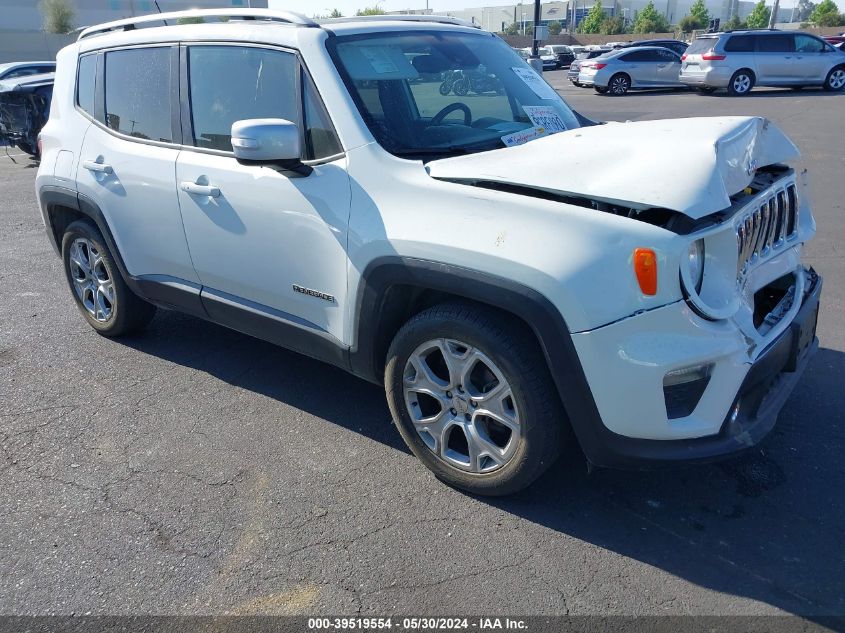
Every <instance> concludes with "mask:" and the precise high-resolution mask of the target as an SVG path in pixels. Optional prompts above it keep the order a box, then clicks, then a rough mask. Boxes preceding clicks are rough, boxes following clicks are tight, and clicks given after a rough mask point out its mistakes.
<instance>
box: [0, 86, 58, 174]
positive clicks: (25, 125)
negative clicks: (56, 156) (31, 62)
mask: <svg viewBox="0 0 845 633" xmlns="http://www.w3.org/2000/svg"><path fill="white" fill-rule="evenodd" d="M24 79H25V81H24V80H21V81H18V82H14V83H10V82H4V83H0V140H3V141H5V142H6V143H8V144H9V145H12V146H17V147H18V148H20V149H21V150H22V151H24V152H26V153H27V154H30V155H31V156H34V157H36V158H37V157H38V134H39V132H40V131H41V128H42V127H44V124H45V123H47V119H48V118H49V116H50V102H51V99H52V96H53V75H52V74H49V75H33V76H29V77H26V78H24Z"/></svg>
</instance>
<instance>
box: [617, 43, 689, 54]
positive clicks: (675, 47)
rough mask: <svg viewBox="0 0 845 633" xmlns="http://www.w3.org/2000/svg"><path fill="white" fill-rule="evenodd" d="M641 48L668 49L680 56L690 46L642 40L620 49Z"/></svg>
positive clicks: (624, 45) (627, 44)
mask: <svg viewBox="0 0 845 633" xmlns="http://www.w3.org/2000/svg"><path fill="white" fill-rule="evenodd" d="M640 46H660V47H662V48H668V49H669V50H670V51H675V52H676V53H677V54H678V55H683V54H684V53H685V52H686V50H687V48H688V47H689V44H687V43H686V42H682V41H680V40H640V41H638V42H627V43H625V44H623V45H622V46H621V47H620V48H634V47H640Z"/></svg>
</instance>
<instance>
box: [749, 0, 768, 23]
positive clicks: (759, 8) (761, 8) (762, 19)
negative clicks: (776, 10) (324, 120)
mask: <svg viewBox="0 0 845 633" xmlns="http://www.w3.org/2000/svg"><path fill="white" fill-rule="evenodd" d="M770 17H772V10H771V9H770V8H769V7H767V6H766V0H760V2H758V3H757V4H756V5H754V10H753V11H752V12H751V15H749V16H748V18H746V20H745V23H746V24H747V25H748V28H749V29H765V28H766V27H768V26H769V18H770Z"/></svg>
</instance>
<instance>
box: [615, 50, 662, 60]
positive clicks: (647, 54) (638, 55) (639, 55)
mask: <svg viewBox="0 0 845 633" xmlns="http://www.w3.org/2000/svg"><path fill="white" fill-rule="evenodd" d="M622 61H626V62H657V61H661V59H660V57H659V56H658V54H657V51H632V52H630V53H628V54H627V55H625V56H624V59H623V60H622Z"/></svg>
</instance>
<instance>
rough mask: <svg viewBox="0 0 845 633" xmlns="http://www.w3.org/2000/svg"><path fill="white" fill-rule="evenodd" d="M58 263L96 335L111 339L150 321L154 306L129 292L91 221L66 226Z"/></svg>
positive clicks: (138, 328)
mask: <svg viewBox="0 0 845 633" xmlns="http://www.w3.org/2000/svg"><path fill="white" fill-rule="evenodd" d="M62 263H63V264H64V268H65V277H66V279H67V282H68V286H69V287H70V291H71V294H72V296H73V298H74V301H75V302H76V306H77V308H79V311H80V313H81V314H82V316H83V317H84V318H85V320H86V321H87V322H88V325H90V326H91V327H92V328H94V329H95V330H96V331H97V332H98V333H99V334H102V335H103V336H108V337H114V336H123V335H125V334H130V333H132V332H137V331H138V330H141V329H143V328H144V327H146V325H147V324H148V323H149V322H150V320H151V319H152V318H153V315H154V314H155V311H156V309H155V306H153V305H151V304H149V303H147V302H146V301H144V300H143V299H141V298H140V297H139V296H138V295H136V294H135V293H133V292H132V291H131V290H130V289H129V286H127V285H126V282H125V281H124V280H123V277H122V276H121V274H120V271H119V270H118V268H117V264H116V263H115V260H114V257H113V256H112V254H111V252H109V249H108V247H107V246H106V241H105V240H104V239H103V236H102V234H101V233H100V231H99V229H97V227H96V226H95V225H94V224H93V223H92V222H91V221H89V220H77V221H76V222H73V223H71V224H70V226H68V227H67V229H66V230H65V234H64V236H63V237H62Z"/></svg>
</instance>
